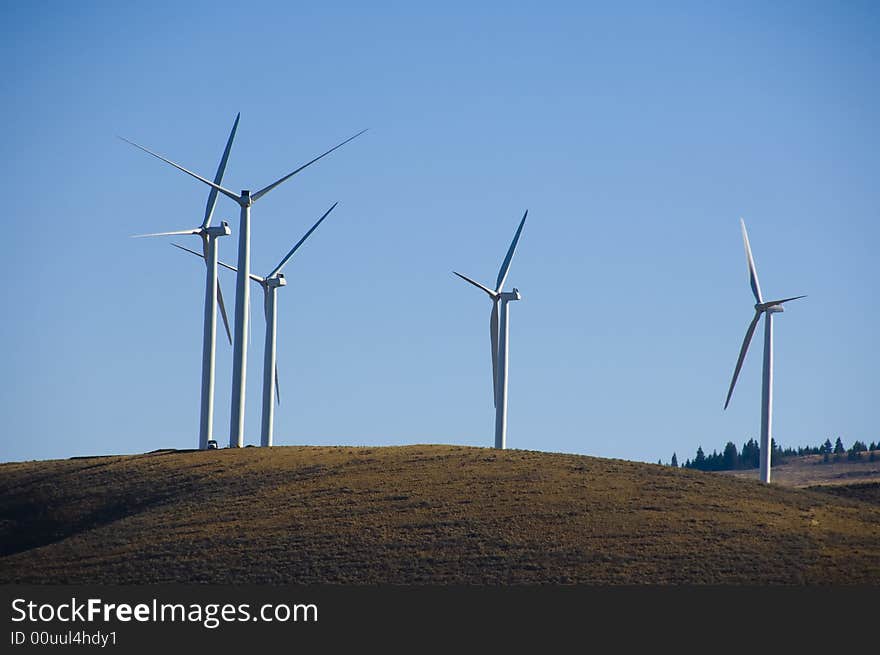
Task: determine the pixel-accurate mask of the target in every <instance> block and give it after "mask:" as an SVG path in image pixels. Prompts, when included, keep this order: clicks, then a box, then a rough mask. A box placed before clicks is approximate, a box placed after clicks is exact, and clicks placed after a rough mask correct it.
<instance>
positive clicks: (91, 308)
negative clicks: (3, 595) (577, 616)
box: [0, 0, 880, 650]
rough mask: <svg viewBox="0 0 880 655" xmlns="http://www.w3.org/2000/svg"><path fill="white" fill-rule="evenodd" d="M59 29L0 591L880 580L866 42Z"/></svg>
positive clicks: (601, 27) (202, 14)
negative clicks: (79, 586)
mask: <svg viewBox="0 0 880 655" xmlns="http://www.w3.org/2000/svg"><path fill="white" fill-rule="evenodd" d="M55 4H56V5H57V6H55V7H53V9H52V11H45V8H41V7H39V6H36V5H34V4H33V3H10V5H9V7H8V10H7V11H6V14H8V15H7V16H6V17H7V18H8V20H6V21H4V25H5V27H6V31H5V33H4V36H5V39H4V40H3V43H4V45H5V46H6V51H5V54H6V55H7V56H6V57H4V58H3V59H2V61H3V62H4V63H6V68H5V69H4V78H3V79H4V81H5V82H6V86H7V88H8V89H10V90H14V93H12V94H11V95H10V101H9V102H7V103H4V104H2V105H0V114H2V120H3V125H4V132H3V134H4V137H3V143H4V147H3V152H4V154H5V155H6V156H5V157H3V158H0V170H2V178H3V179H4V181H5V184H6V188H7V189H8V190H9V191H8V193H6V194H5V195H4V199H5V206H4V210H5V211H4V215H5V216H6V218H7V220H6V222H5V223H4V232H3V238H2V239H0V268H2V274H3V276H4V279H5V280H6V282H7V283H6V284H5V285H3V286H2V291H0V303H2V307H3V308H4V310H5V315H4V317H5V319H6V320H4V321H0V350H2V352H0V355H2V357H0V359H2V361H3V362H4V369H3V371H4V376H3V380H4V383H3V384H0V416H2V417H3V424H4V428H5V430H4V434H5V438H4V439H2V440H0V584H9V585H15V584H30V583H34V584H40V583H43V584H53V583H58V584H66V583H84V584H88V583H104V584H115V583H119V584H128V583H147V584H150V583H169V582H170V583H174V582H183V583H240V582H243V583H246V582H254V583H278V584H281V585H285V584H290V585H298V584H316V585H320V584H322V583H342V584H348V583H353V584H365V585H374V584H383V583H393V584H397V583H400V584H418V585H431V584H461V585H471V584H500V585H506V584H521V583H538V584H595V585H643V584H648V585H650V584H657V585H689V584H693V585H740V584H746V585H776V584H780V585H805V586H809V585H842V584H850V583H852V584H867V585H873V586H877V585H880V432H878V429H877V418H876V406H877V401H876V398H877V397H878V393H880V388H878V376H877V374H876V371H877V370H878V369H880V349H878V348H876V347H875V345H874V342H875V341H876V332H877V329H876V328H877V326H878V325H880V304H878V303H877V302H876V298H877V297H878V293H877V280H880V258H878V257H877V256H876V244H877V243H880V220H878V208H880V184H877V182H876V180H877V178H878V174H880V131H878V130H877V129H876V117H875V113H876V112H875V111H874V108H876V107H877V106H878V104H880V85H877V84H876V82H877V80H878V79H880V39H878V38H876V37H877V35H878V34H880V6H876V7H875V6H874V5H872V4H871V3H856V4H853V3H836V4H835V3H825V4H822V6H821V7H820V6H814V4H806V3H800V4H798V3H788V4H785V5H781V4H779V3H746V4H745V5H742V4H740V3H736V4H735V5H734V4H733V3H690V4H689V5H688V8H687V10H686V11H680V10H673V9H670V8H669V7H668V6H666V5H665V4H663V3H650V2H644V0H636V3H635V4H633V5H631V4H629V3H627V5H626V6H619V4H618V3H558V4H553V5H551V4H547V3H539V4H522V3H516V4H515V6H514V5H510V6H508V5H504V6H503V7H502V6H501V5H500V4H499V3H494V4H493V3H478V4H473V3H471V4H469V5H467V6H466V7H455V6H448V4H447V3H440V4H437V3H434V4H431V3H397V4H394V5H393V6H392V5H388V4H384V5H381V6H378V5H374V4H369V5H367V4H365V3H360V4H358V3H349V4H347V5H346V6H345V7H343V8H340V7H333V6H329V5H327V4H326V3H325V4H320V3H319V4H316V5H309V6H305V5H301V3H283V2H278V1H277V0H268V1H267V2H266V3H265V4H264V6H259V7H249V8H248V9H249V11H250V14H248V16H245V17H244V18H243V16H244V14H242V13H241V8H240V7H232V6H227V4H228V3H212V4H211V6H210V8H209V9H210V10H208V11H205V8H204V7H196V6H194V5H191V3H173V4H172V5H169V6H168V7H163V8H162V10H161V11H157V10H156V8H155V7H153V6H152V5H149V4H145V3H96V2H89V1H88V0H86V2H84V3H55ZM242 21H244V23H243V22H242ZM245 23H246V24H245ZM238 28H242V29H238ZM743 264H745V266H744V265H743ZM747 285H748V286H747ZM487 300H488V304H487ZM747 306H748V315H746V312H747ZM486 310H488V311H486ZM484 312H485V313H484ZM487 313H488V316H486V314H487ZM486 319H488V321H487V320H486ZM487 324H488V325H487ZM487 327H488V332H489V334H488V335H487V334H486V332H487ZM756 344H757V345H756ZM487 346H488V349H489V352H488V353H487V352H486V348H487ZM493 593H494V592H493ZM490 604H491V603H490ZM467 615H468V616H472V615H473V616H475V617H478V620H479V621H481V622H482V623H486V624H494V623H495V622H494V621H493V620H492V619H491V617H489V616H488V615H484V614H482V613H481V612H480V611H477V612H467ZM506 618H509V619H510V618H512V617H506ZM514 622H516V621H514ZM706 623H709V622H708V621H706ZM219 632H222V631H219ZM356 632H357V631H352V633H356ZM213 634H218V633H213ZM205 647H206V648H209V646H208V645H206V646H205ZM209 649H210V648H209ZM154 650H155V649H154Z"/></svg>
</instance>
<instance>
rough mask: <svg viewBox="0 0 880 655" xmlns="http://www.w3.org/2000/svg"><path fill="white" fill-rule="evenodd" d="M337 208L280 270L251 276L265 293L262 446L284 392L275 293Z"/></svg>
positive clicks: (270, 433) (271, 432)
mask: <svg viewBox="0 0 880 655" xmlns="http://www.w3.org/2000/svg"><path fill="white" fill-rule="evenodd" d="M338 204H339V203H338V202H336V203H333V206H332V207H330V209H328V210H327V211H326V212H324V215H323V216H321V218H319V219H318V221H317V222H316V223H315V224H314V225H313V226H312V227H311V228H310V229H309V231H308V232H306V233H305V235H303V237H302V239H300V240H299V241H297V243H296V245H294V246H293V248H291V249H290V251H289V252H288V253H287V254H286V255H285V256H284V258H283V259H282V260H281V261H280V262H278V266H276V267H275V268H274V269H273V270H272V272H271V273H269V274H268V275H266V276H265V277H260V276H259V275H254V274H253V273H251V274H250V278H251V280H253V281H254V282H256V283H257V284H259V285H260V287H262V289H263V313H264V315H265V317H266V345H265V350H264V352H263V419H262V428H261V431H260V445H261V446H271V445H272V438H273V435H274V430H275V404H274V403H273V402H272V396H273V395H274V396H275V400H276V401H277V402H278V403H279V404H280V403H281V392H280V390H279V388H278V364H277V362H276V343H277V338H276V334H277V331H276V328H277V299H276V297H275V292H276V291H277V290H278V289H279V287H283V286H286V285H287V281H286V280H285V279H284V273H282V272H281V269H282V268H284V267H285V266H286V265H287V262H289V261H290V258H291V257H293V254H294V253H295V252H296V251H297V250H298V249H299V247H300V246H301V245H302V244H303V243H305V240H306V239H308V238H309V236H311V234H312V232H314V231H315V230H316V229H317V228H318V226H319V225H320V224H321V223H322V222H323V220H324V219H325V218H327V216H329V215H330V212H332V211H333V210H334V209H335V208H336V205H338ZM172 245H173V246H175V247H177V248H180V249H181V250H186V251H187V252H191V253H192V254H194V255H196V256H199V257H201V255H199V253H197V252H196V251H195V250H190V249H189V248H186V247H184V246H181V245H178V244H176V243H175V244H172ZM220 265H221V266H223V267H224V268H228V269H229V270H230V271H236V272H237V269H236V268H235V267H234V266H230V265H229V264H225V263H223V262H220Z"/></svg>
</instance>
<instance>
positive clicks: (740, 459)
mask: <svg viewBox="0 0 880 655" xmlns="http://www.w3.org/2000/svg"><path fill="white" fill-rule="evenodd" d="M864 452H867V453H868V457H867V459H868V460H869V461H871V462H873V461H876V460H877V459H880V443H874V442H873V441H872V442H871V443H870V444H866V443H865V442H863V441H858V440H856V441H855V442H853V445H852V446H850V447H849V448H848V449H847V448H846V447H844V445H843V440H842V439H841V438H840V437H837V441H836V442H835V443H834V444H832V443H831V439H826V440H825V443H823V444H822V445H821V446H798V447H797V448H784V449H783V448H780V447H779V446H778V445H777V444H776V440H775V439H771V441H770V464H771V466H777V465H779V464H783V463H785V461H786V460H787V459H789V458H790V457H802V456H804V455H822V461H823V462H824V463H829V464H830V463H831V462H840V461H843V460H844V459H847V460H849V461H858V460H860V459H862V453H864ZM760 462H761V447H760V446H759V445H758V442H757V441H755V440H754V439H749V440H748V441H747V442H745V443H744V444H743V446H742V449H738V448H737V447H736V444H735V443H733V442H732V441H728V442H727V445H726V446H724V450H723V451H721V452H720V453H719V452H718V451H717V450H713V451H712V454H711V455H707V454H706V453H705V452H704V451H703V447H702V446H699V447H698V448H697V453H696V455H694V458H693V459H686V460H685V462H684V464H682V465H681V466H682V467H683V468H689V469H697V470H699V471H734V470H739V469H756V468H759V467H760V465H761V464H760ZM657 463H658V464H662V463H663V462H662V461H658V462H657ZM669 465H670V466H675V467H678V466H679V463H678V455H677V454H676V453H672V459H671V460H670V462H669Z"/></svg>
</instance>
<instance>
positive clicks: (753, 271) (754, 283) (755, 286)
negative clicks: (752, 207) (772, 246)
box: [739, 218, 764, 305]
mask: <svg viewBox="0 0 880 655" xmlns="http://www.w3.org/2000/svg"><path fill="white" fill-rule="evenodd" d="M739 222H740V225H741V226H742V236H743V244H744V245H745V247H746V262H747V263H748V265H749V284H750V285H751V287H752V293H753V294H754V296H755V301H756V302H757V303H758V304H759V305H760V304H762V303H763V302H764V301H763V299H762V298H761V285H760V284H759V283H758V269H757V268H755V259H754V258H753V257H752V247H751V246H750V245H749V234H748V232H746V222H745V221H744V220H743V219H742V218H740V219H739Z"/></svg>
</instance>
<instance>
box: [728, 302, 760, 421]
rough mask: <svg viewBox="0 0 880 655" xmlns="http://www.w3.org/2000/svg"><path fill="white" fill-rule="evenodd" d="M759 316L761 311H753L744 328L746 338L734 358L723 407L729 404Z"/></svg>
mask: <svg viewBox="0 0 880 655" xmlns="http://www.w3.org/2000/svg"><path fill="white" fill-rule="evenodd" d="M760 318H761V311H760V310H758V311H755V317H754V318H753V319H752V322H751V323H749V328H748V330H746V338H745V339H743V344H742V347H741V348H740V349H739V357H738V358H737V360H736V368H735V369H733V379H732V380H731V381H730V389H728V390H727V400H725V401H724V409H727V406H728V405H729V404H730V397H731V396H732V395H733V387H734V386H735V385H736V379H737V378H738V377H739V372H740V369H741V368H742V365H743V360H744V359H745V358H746V351H748V349H749V343H751V341H752V335H753V334H754V333H755V327H757V325H758V319H760Z"/></svg>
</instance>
